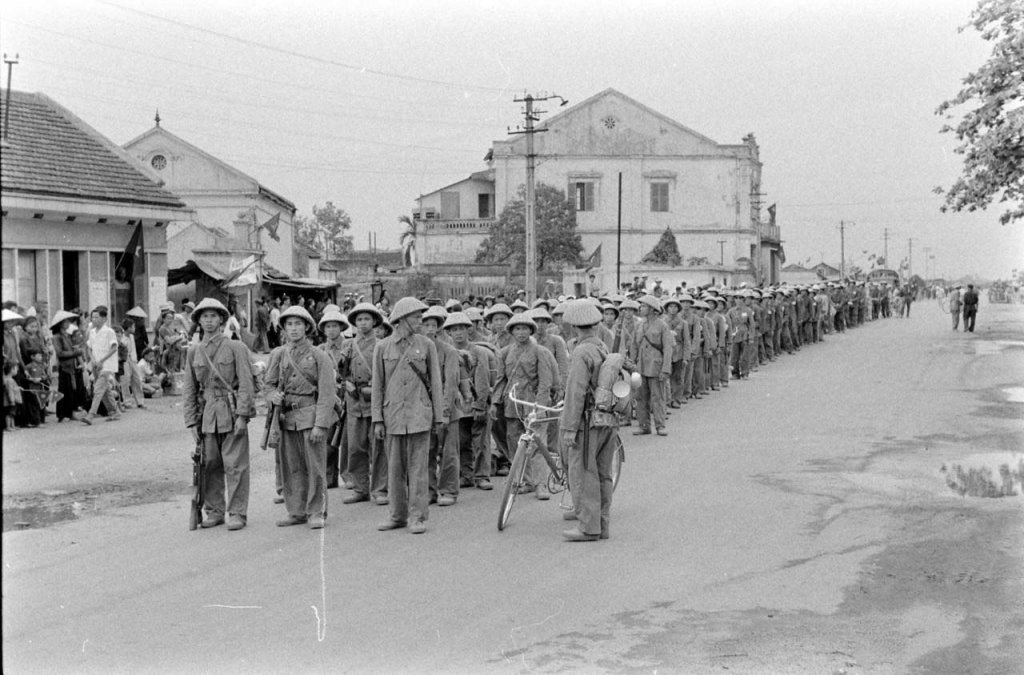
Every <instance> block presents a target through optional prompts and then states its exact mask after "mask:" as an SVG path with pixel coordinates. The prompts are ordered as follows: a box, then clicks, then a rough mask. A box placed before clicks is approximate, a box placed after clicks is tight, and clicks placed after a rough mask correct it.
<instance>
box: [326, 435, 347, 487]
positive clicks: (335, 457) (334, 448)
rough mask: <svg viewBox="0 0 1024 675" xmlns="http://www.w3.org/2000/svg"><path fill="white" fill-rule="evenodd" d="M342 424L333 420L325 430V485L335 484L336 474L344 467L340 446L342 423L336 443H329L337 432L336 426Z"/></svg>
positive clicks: (341, 442)
mask: <svg viewBox="0 0 1024 675" xmlns="http://www.w3.org/2000/svg"><path fill="white" fill-rule="evenodd" d="M339 425H342V423H341V422H335V423H334V424H332V425H331V428H330V429H328V430H327V485H328V486H332V485H333V486H337V485H338V476H339V475H340V474H341V471H342V470H343V469H344V467H343V466H342V464H341V446H342V445H344V444H345V434H346V431H345V428H344V425H342V429H341V434H340V437H339V439H338V445H331V440H332V439H333V438H334V437H335V434H336V433H337V429H338V426H339Z"/></svg>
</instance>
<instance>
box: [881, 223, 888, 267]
mask: <svg viewBox="0 0 1024 675" xmlns="http://www.w3.org/2000/svg"><path fill="white" fill-rule="evenodd" d="M882 241H883V242H884V243H883V250H884V253H883V257H884V258H885V265H884V267H886V268H889V228H888V227H887V228H885V233H884V234H883V235H882Z"/></svg>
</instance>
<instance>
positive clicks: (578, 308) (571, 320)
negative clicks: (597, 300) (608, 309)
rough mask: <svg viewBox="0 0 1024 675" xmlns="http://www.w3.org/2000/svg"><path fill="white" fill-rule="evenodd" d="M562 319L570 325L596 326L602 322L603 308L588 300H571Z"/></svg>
mask: <svg viewBox="0 0 1024 675" xmlns="http://www.w3.org/2000/svg"><path fill="white" fill-rule="evenodd" d="M562 321H564V322H566V323H567V324H569V325H570V326H594V325H596V324H599V323H601V310H599V309H598V308H597V307H595V306H594V304H593V303H590V302H587V301H586V300H571V301H569V302H568V303H566V305H565V314H564V315H563V316H562Z"/></svg>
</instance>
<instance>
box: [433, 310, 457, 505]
mask: <svg viewBox="0 0 1024 675" xmlns="http://www.w3.org/2000/svg"><path fill="white" fill-rule="evenodd" d="M440 330H441V329H440V326H438V331H439V332H438V333H437V334H436V336H435V338H434V347H436V349H437V358H438V365H439V367H440V370H441V417H442V421H443V422H444V423H445V425H446V427H447V428H446V430H445V433H444V439H443V440H444V444H443V445H441V444H439V443H438V441H439V440H440V439H438V437H437V435H435V434H431V435H430V454H429V458H428V460H427V466H428V467H429V471H430V478H429V482H428V489H429V491H430V501H431V502H434V501H436V500H437V499H438V496H439V495H440V496H441V497H449V498H450V499H451V500H453V501H454V500H455V499H456V498H458V496H459V419H458V417H455V416H454V414H455V413H456V412H457V409H458V408H459V401H458V399H459V371H460V369H461V364H460V363H459V352H458V350H456V349H455V347H452V346H451V344H450V343H449V342H447V341H446V340H442V339H440V338H441V336H442V335H443V333H441V332H440ZM445 337H447V336H445Z"/></svg>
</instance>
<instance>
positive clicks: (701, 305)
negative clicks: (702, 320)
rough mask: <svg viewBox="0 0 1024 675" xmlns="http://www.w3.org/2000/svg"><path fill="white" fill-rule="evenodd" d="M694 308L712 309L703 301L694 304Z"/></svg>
mask: <svg viewBox="0 0 1024 675" xmlns="http://www.w3.org/2000/svg"><path fill="white" fill-rule="evenodd" d="M693 308H694V309H711V307H710V306H709V305H708V303H706V302H704V301H703V300H698V301H697V302H695V303H693Z"/></svg>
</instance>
